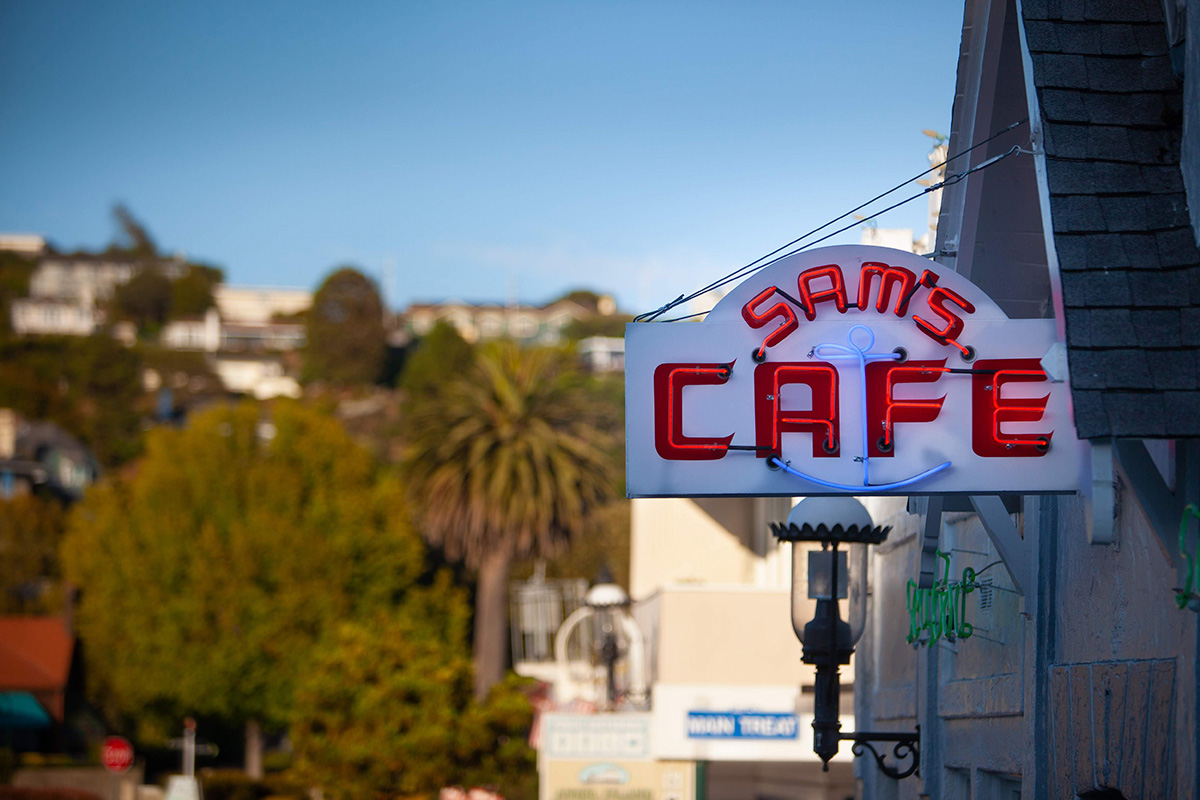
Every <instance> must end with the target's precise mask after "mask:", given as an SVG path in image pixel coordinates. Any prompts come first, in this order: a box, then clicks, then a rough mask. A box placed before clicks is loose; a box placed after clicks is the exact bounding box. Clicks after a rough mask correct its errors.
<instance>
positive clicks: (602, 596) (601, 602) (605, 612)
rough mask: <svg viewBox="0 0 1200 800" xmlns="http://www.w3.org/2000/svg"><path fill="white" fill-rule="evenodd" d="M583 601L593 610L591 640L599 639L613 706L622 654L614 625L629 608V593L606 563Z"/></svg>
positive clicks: (608, 692) (617, 624)
mask: <svg viewBox="0 0 1200 800" xmlns="http://www.w3.org/2000/svg"><path fill="white" fill-rule="evenodd" d="M583 602H584V605H586V606H587V607H588V608H590V609H592V611H594V612H595V617H594V619H595V621H596V625H597V627H598V629H599V630H598V631H597V634H598V635H597V636H596V637H595V639H594V641H599V642H600V660H601V662H602V663H603V664H604V668H605V675H606V678H607V681H606V683H605V688H606V690H607V691H606V700H607V705H608V707H609V708H614V707H615V706H616V703H617V659H619V658H620V657H621V656H622V655H623V653H622V652H621V646H620V644H619V642H618V641H617V628H618V626H619V625H620V622H621V620H620V617H619V614H620V612H621V611H624V610H625V609H627V608H628V607H629V595H628V594H626V592H625V590H624V589H622V588H621V587H620V586H618V585H617V584H616V583H615V582H614V581H613V576H612V573H611V572H610V571H609V569H608V565H607V564H606V565H604V566H602V567H601V568H600V574H599V575H597V576H596V584H595V585H594V586H592V588H591V589H588V592H587V594H586V595H584V597H583Z"/></svg>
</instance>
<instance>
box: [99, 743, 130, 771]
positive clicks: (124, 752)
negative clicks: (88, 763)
mask: <svg viewBox="0 0 1200 800" xmlns="http://www.w3.org/2000/svg"><path fill="white" fill-rule="evenodd" d="M100 763H101V764H103V765H104V768H105V769H107V770H108V771H109V772H125V771H127V770H128V769H129V768H130V767H132V766H133V745H131V744H130V743H129V742H128V740H126V739H123V738H122V737H120V736H109V737H108V738H107V739H105V740H104V744H103V745H101V746H100Z"/></svg>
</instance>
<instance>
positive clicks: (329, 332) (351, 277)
mask: <svg viewBox="0 0 1200 800" xmlns="http://www.w3.org/2000/svg"><path fill="white" fill-rule="evenodd" d="M307 324H308V346H307V348H306V352H305V365H304V375H305V379H306V380H310V381H311V380H327V381H333V382H335V383H343V384H362V383H374V382H375V381H376V380H377V379H378V378H379V375H380V372H381V370H382V369H383V362H384V356H385V352H386V349H387V337H386V333H385V331H384V329H383V301H382V300H380V298H379V290H378V289H376V288H375V284H374V283H373V282H372V281H371V280H370V279H369V278H367V277H366V276H365V275H363V274H362V273H361V272H359V271H358V270H356V269H353V268H350V267H342V268H340V269H338V270H336V271H335V272H334V273H333V274H331V275H330V276H329V277H328V278H326V279H325V282H324V283H322V284H321V287H320V288H319V289H318V290H317V293H316V295H315V296H314V297H313V305H312V308H311V309H309V313H308V318H307Z"/></svg>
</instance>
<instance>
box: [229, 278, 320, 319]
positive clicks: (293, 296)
mask: <svg viewBox="0 0 1200 800" xmlns="http://www.w3.org/2000/svg"><path fill="white" fill-rule="evenodd" d="M213 300H215V301H216V304H217V310H218V311H220V312H221V319H223V320H225V321H226V322H270V321H271V318H272V317H273V316H275V315H276V314H278V315H281V316H289V315H291V314H298V313H300V312H302V311H306V310H308V309H309V308H310V307H311V306H312V301H313V294H312V292H310V291H308V290H307V289H284V288H279V287H265V286H225V285H221V286H217V287H216V288H215V289H214V290H213Z"/></svg>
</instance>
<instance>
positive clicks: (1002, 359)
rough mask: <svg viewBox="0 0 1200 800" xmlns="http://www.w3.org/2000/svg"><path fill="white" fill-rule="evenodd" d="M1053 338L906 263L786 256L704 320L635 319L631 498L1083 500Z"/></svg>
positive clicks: (899, 256) (879, 253) (872, 255)
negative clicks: (1068, 495) (1052, 363)
mask: <svg viewBox="0 0 1200 800" xmlns="http://www.w3.org/2000/svg"><path fill="white" fill-rule="evenodd" d="M1056 336H1057V333H1056V330H1055V326H1054V323H1053V321H1052V320H1010V319H1008V318H1007V317H1006V316H1005V315H1004V313H1003V312H1002V311H1001V310H1000V308H999V307H998V306H997V305H996V304H995V303H994V302H993V301H992V300H991V299H990V298H988V297H987V296H986V295H985V294H984V293H983V292H981V291H980V290H979V289H978V288H977V287H975V286H974V285H972V284H971V283H970V282H969V281H967V280H966V279H964V278H963V277H961V276H959V275H957V274H956V273H954V272H951V271H948V270H944V269H943V268H942V267H941V266H940V265H938V264H935V263H933V262H931V261H928V260H926V259H923V258H921V257H919V256H915V255H913V254H911V253H905V252H902V251H896V250H890V249H886V248H879V247H866V246H850V247H830V248H824V249H821V250H813V251H808V252H803V253H799V254H796V255H793V256H789V257H788V258H785V259H782V260H780V261H778V262H776V263H775V264H773V265H771V266H770V267H768V268H767V269H764V270H762V271H761V272H759V273H757V274H756V275H754V276H752V277H751V278H749V279H747V280H746V281H745V282H743V283H742V284H741V285H739V286H738V287H737V288H735V289H734V290H733V291H732V292H730V294H729V295H727V296H726V297H725V298H724V299H723V300H722V301H721V302H720V303H718V304H717V306H716V308H714V309H713V310H712V312H711V313H710V314H709V315H708V317H707V319H706V320H705V321H704V322H701V323H698V324H695V323H692V324H684V323H676V324H663V323H631V324H630V325H629V326H628V328H627V331H626V409H627V414H626V419H627V439H628V447H627V453H628V465H627V466H628V474H627V486H628V491H629V495H630V496H631V497H670V496H704V495H751V496H768V495H789V496H794V495H812V494H838V493H853V494H859V495H868V494H909V493H924V492H974V493H996V492H1001V491H1026V492H1033V491H1036V492H1070V491H1074V490H1075V489H1076V488H1077V486H1078V484H1079V477H1078V476H1079V471H1080V464H1081V460H1080V456H1081V450H1080V448H1081V445H1080V444H1079V442H1078V440H1077V439H1076V438H1075V433H1074V426H1073V424H1072V423H1071V418H1070V410H1069V393H1068V388H1067V386H1066V385H1065V384H1063V383H1053V382H1051V380H1050V378H1049V377H1048V376H1047V375H1046V373H1045V372H1044V371H1043V370H1042V368H1041V365H1040V359H1041V357H1042V356H1043V355H1044V354H1045V353H1046V351H1047V350H1048V349H1049V348H1050V346H1051V345H1052V344H1053V343H1054V342H1055V340H1056Z"/></svg>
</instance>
